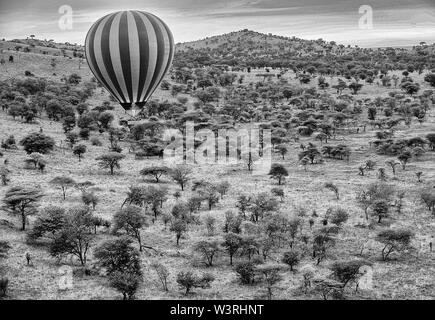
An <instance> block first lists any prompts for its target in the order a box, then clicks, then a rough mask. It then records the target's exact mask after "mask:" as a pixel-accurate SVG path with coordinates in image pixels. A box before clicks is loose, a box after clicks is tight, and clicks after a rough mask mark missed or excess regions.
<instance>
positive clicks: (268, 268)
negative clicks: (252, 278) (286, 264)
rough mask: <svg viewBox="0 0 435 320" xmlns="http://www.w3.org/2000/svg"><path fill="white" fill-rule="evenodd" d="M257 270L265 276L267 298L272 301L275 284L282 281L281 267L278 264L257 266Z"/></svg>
mask: <svg viewBox="0 0 435 320" xmlns="http://www.w3.org/2000/svg"><path fill="white" fill-rule="evenodd" d="M257 270H258V271H259V272H260V273H261V275H262V276H263V280H264V282H265V284H266V289H267V297H268V299H269V300H271V299H272V296H273V288H274V286H275V284H276V283H278V282H279V281H281V280H282V276H281V275H280V273H279V272H280V270H281V266H279V265H276V264H265V265H259V266H257Z"/></svg>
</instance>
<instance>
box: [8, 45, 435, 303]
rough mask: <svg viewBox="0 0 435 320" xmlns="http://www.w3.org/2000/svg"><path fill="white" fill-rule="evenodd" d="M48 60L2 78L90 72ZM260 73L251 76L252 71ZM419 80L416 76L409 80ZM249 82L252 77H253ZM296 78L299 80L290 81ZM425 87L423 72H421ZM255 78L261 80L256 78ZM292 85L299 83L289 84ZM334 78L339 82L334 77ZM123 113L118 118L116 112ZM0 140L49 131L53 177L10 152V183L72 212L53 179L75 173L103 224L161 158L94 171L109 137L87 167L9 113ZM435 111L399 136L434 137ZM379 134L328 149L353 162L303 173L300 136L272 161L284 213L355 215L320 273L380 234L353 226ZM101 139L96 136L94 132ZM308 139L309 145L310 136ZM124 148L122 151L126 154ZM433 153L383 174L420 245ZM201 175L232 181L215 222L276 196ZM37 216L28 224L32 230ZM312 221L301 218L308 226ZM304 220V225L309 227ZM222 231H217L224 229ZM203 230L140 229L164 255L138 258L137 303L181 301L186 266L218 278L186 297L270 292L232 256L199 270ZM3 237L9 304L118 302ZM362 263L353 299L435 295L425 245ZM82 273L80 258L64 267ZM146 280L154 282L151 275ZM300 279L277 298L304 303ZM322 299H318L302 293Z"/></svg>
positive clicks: (291, 277)
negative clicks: (368, 284) (360, 284)
mask: <svg viewBox="0 0 435 320" xmlns="http://www.w3.org/2000/svg"><path fill="white" fill-rule="evenodd" d="M50 59H51V57H49V56H43V55H36V54H24V53H22V54H21V56H20V60H19V62H17V63H16V64H14V68H12V67H11V66H10V65H8V71H7V72H6V73H2V76H1V79H5V78H13V77H16V76H17V75H22V74H23V73H24V71H25V70H29V71H31V72H34V73H35V74H36V75H38V76H44V77H47V78H50V79H52V80H59V79H60V77H61V76H62V75H63V73H65V75H69V74H70V73H72V72H77V73H79V74H80V75H81V76H82V77H83V79H84V80H89V79H90V77H91V75H90V72H89V70H88V69H87V66H84V67H82V68H81V69H80V70H78V66H77V59H72V60H70V59H68V58H60V57H58V58H57V60H58V66H57V67H56V69H57V70H63V72H62V74H61V72H60V71H58V72H59V74H57V76H53V72H52V69H51V67H50V65H49V61H50ZM253 74H255V71H253ZM246 76H247V81H254V78H253V77H254V76H253V75H252V74H251V75H248V74H247V75H246ZM413 76H414V75H413ZM250 77H252V79H251V78H250ZM292 78H293V77H292ZM415 78H416V79H418V81H419V82H421V79H420V77H419V76H415ZM257 80H258V79H256V80H255V81H257ZM292 81H294V82H295V80H292ZM334 81H336V79H334ZM387 92H388V89H385V88H383V87H379V86H377V85H365V86H364V89H363V90H362V92H361V93H360V95H359V97H360V98H363V97H373V96H375V95H386V94H387ZM155 97H156V98H166V99H170V98H171V97H170V96H169V94H168V92H162V91H158V92H157V93H156V95H155ZM103 100H107V95H106V94H105V93H104V94H101V93H100V92H98V93H97V94H96V95H95V96H94V97H93V98H92V100H91V103H92V104H93V105H96V104H98V103H101V102H102V101H103ZM118 114H120V112H119V110H118ZM0 124H1V131H0V140H1V139H4V138H6V137H7V136H8V135H10V134H13V135H14V136H15V137H16V139H17V141H19V140H20V139H21V138H22V137H24V136H25V135H26V134H28V133H30V132H33V131H38V130H39V128H40V127H42V128H43V131H44V133H46V134H48V135H50V136H52V137H53V138H54V139H55V140H56V144H57V147H56V150H55V151H54V152H53V153H52V154H50V155H48V157H47V160H48V166H47V171H46V172H45V173H43V174H41V173H38V172H36V171H33V170H27V169H25V168H24V159H25V158H26V154H25V153H24V151H22V150H17V151H6V152H4V153H5V155H4V157H5V158H8V159H9V167H10V169H11V170H12V171H13V174H12V177H11V178H12V182H11V185H25V186H38V187H40V188H41V189H43V190H44V193H45V196H44V198H43V201H42V203H41V206H42V207H44V206H47V205H49V204H55V205H61V206H67V207H68V206H74V205H77V204H79V203H80V202H81V200H80V193H79V192H78V191H77V190H74V189H69V190H68V192H67V199H66V200H65V201H63V200H62V198H61V193H60V191H59V190H56V189H53V187H52V186H50V185H49V183H48V182H49V181H50V180H51V179H52V178H53V177H55V176H58V175H65V174H66V175H69V176H71V177H72V178H74V179H75V180H76V181H85V180H90V181H92V182H94V183H95V184H96V185H97V186H98V187H99V188H101V190H100V191H98V195H99V197H100V199H101V201H100V203H99V204H98V206H97V208H96V212H95V213H96V214H97V215H99V216H101V217H104V218H106V219H111V217H112V216H113V215H114V213H115V212H116V210H117V209H118V208H119V207H120V206H121V204H122V202H123V200H124V198H125V192H126V191H127V190H128V187H129V186H130V185H137V184H144V185H146V184H148V185H152V184H153V183H151V182H148V181H144V180H143V178H142V177H141V176H140V175H139V171H140V170H141V169H142V168H143V167H145V166H149V165H152V164H157V163H159V160H157V159H149V160H143V161H138V160H135V159H134V156H133V154H127V157H126V159H125V160H123V161H122V169H121V170H120V171H117V172H116V174H115V175H114V176H110V175H108V173H107V172H106V171H103V170H101V169H99V168H98V166H97V162H96V161H95V160H94V159H95V158H96V157H98V156H99V155H101V154H102V153H103V152H105V151H106V150H107V147H108V145H107V137H106V136H105V135H101V140H102V141H104V145H103V146H102V147H95V146H91V145H90V143H89V142H85V144H86V145H87V148H88V151H87V153H86V154H85V155H84V159H83V160H82V162H80V163H79V162H78V159H77V158H76V157H74V156H73V155H72V152H71V150H69V149H64V148H61V147H59V146H60V143H61V141H62V140H64V134H63V131H62V128H61V125H60V124H59V123H55V122H50V121H47V120H41V121H40V123H39V124H25V123H21V122H19V121H14V120H12V118H11V117H9V116H6V115H5V114H4V113H0ZM434 129H435V120H434V110H433V109H432V110H431V114H430V116H429V117H428V119H427V121H426V122H425V123H423V125H419V124H416V123H414V124H413V125H412V126H411V127H410V128H408V127H405V126H402V127H400V128H399V129H398V131H397V132H396V137H411V136H424V135H425V134H426V133H427V132H432V131H435V130H434ZM373 134H374V130H372V129H371V128H369V127H368V128H367V132H365V133H360V134H349V135H346V136H340V137H339V138H338V140H337V141H334V140H331V141H330V143H331V144H337V143H345V144H347V145H349V146H351V148H352V150H353V153H352V156H351V158H350V161H349V162H345V161H337V160H330V159H327V160H326V163H325V164H323V165H314V166H309V167H308V171H307V172H305V171H304V170H303V168H302V167H300V166H299V165H298V164H297V153H298V152H299V145H300V143H305V141H304V139H302V141H300V142H299V143H293V144H290V145H289V154H288V155H287V156H286V159H285V160H281V158H280V157H278V156H276V159H275V161H276V162H279V163H282V164H284V165H285V166H286V168H287V169H288V171H289V177H288V179H287V181H286V184H285V185H284V186H283V187H284V189H285V194H286V197H285V200H284V202H283V203H281V205H280V211H281V212H283V213H285V214H288V215H289V216H290V215H293V214H294V208H296V207H299V206H305V207H307V208H308V214H311V212H312V211H313V210H316V212H317V213H318V214H319V216H320V217H319V218H317V221H316V226H317V227H319V226H320V219H321V216H322V215H323V214H324V213H325V212H326V210H327V209H328V207H330V206H336V205H338V206H342V207H345V208H347V209H348V210H349V212H350V213H351V218H350V219H349V221H348V222H347V223H346V225H345V228H344V230H343V232H342V233H341V234H340V239H339V241H338V243H337V245H336V247H335V248H334V249H333V250H332V253H331V257H330V259H328V260H327V261H326V262H323V263H322V264H321V265H320V266H318V267H316V269H317V272H316V273H317V274H322V273H326V272H327V267H328V265H329V264H330V263H331V261H332V259H334V260H335V259H338V260H340V259H349V258H353V257H356V256H357V254H358V252H359V250H360V249H359V248H360V245H361V243H362V242H364V241H366V240H368V239H371V238H373V236H374V235H375V233H376V232H377V231H378V230H380V229H381V228H384V227H383V226H375V227H374V228H373V229H369V228H360V227H357V226H356V225H357V224H359V223H361V222H364V221H365V220H364V218H363V212H362V210H361V209H360V208H359V207H358V206H357V205H356V202H355V195H356V193H357V191H358V190H359V189H360V188H363V187H364V186H366V185H368V184H369V183H371V182H373V181H376V179H377V178H376V172H375V171H373V172H370V173H368V175H366V176H364V177H361V176H358V172H357V168H358V166H359V165H360V164H362V163H364V162H365V160H367V159H369V158H370V159H374V160H375V161H377V163H378V165H379V166H384V162H385V160H386V159H387V158H386V157H383V156H378V155H376V154H375V152H374V150H372V149H370V148H369V146H368V141H369V140H371V139H373ZM94 135H95V136H98V137H100V135H98V134H94ZM307 141H308V139H307ZM126 150H127V147H124V153H126ZM434 160H435V154H434V153H427V154H426V155H424V156H423V157H422V159H420V160H419V161H414V162H412V163H411V164H410V165H408V168H407V170H406V171H402V170H400V169H399V170H398V171H399V172H398V175H397V178H395V179H393V178H392V174H391V172H390V170H388V169H387V172H388V175H389V179H388V182H389V183H391V184H393V185H395V186H396V188H397V189H401V190H404V191H406V197H405V204H404V212H403V213H402V214H401V215H397V214H396V213H393V214H392V217H393V218H392V219H390V220H388V221H387V223H389V224H392V225H394V226H406V227H410V228H412V229H413V230H414V231H415V232H416V234H417V239H416V240H415V241H414V246H415V247H419V246H420V243H421V242H424V241H425V239H427V238H428V237H430V236H432V235H433V232H434V230H435V228H434V227H435V220H434V218H433V217H431V216H430V214H429V212H428V211H427V210H426V209H425V208H424V207H423V206H422V204H421V203H420V202H419V201H418V190H419V189H420V188H421V187H422V184H420V183H418V182H417V179H416V177H415V172H417V171H423V172H424V176H423V180H424V184H431V185H435V161H434ZM193 176H194V178H195V179H206V180H210V181H222V180H228V181H229V182H230V183H231V190H230V192H229V193H228V195H227V196H225V197H224V199H223V200H222V201H221V202H220V203H219V204H218V205H217V207H216V208H214V209H213V210H211V211H210V212H208V211H207V210H206V209H205V208H204V209H203V210H202V211H201V216H205V215H207V214H211V215H213V216H215V217H216V218H217V220H218V221H219V223H222V222H223V216H224V213H225V211H227V210H233V211H236V209H235V201H236V198H237V195H238V194H240V193H258V192H263V191H267V190H270V189H271V188H272V187H275V182H274V181H271V179H269V177H268V176H255V177H252V176H250V174H249V173H248V172H247V171H246V169H245V168H243V167H241V166H234V167H225V166H218V165H207V166H196V167H195V168H194V174H193ZM327 181H332V182H334V183H335V184H336V185H337V186H338V188H339V190H340V200H336V199H335V197H334V195H333V194H332V193H331V192H330V191H328V190H326V189H325V188H324V187H323V185H324V183H325V182H327ZM163 183H164V185H166V186H168V187H169V188H170V193H171V194H173V193H174V192H175V191H176V190H179V187H178V186H177V185H175V184H174V183H173V182H172V181H169V180H166V181H163ZM6 190H7V188H6V187H0V198H3V196H4V193H5V192H6ZM189 194H190V191H185V192H184V193H183V198H186V197H188V195H189ZM173 203H174V200H173V199H171V200H170V201H168V202H167V203H166V204H165V206H164V210H165V211H169V210H170V208H171V206H172V205H173ZM0 219H8V220H10V221H13V222H14V223H16V224H17V225H18V221H17V220H16V218H15V217H10V216H7V215H6V213H5V212H3V211H0ZM33 219H34V218H31V219H30V224H32V221H33ZM307 219H308V218H305V220H307ZM305 222H306V221H305ZM220 227H221V226H218V228H219V229H220ZM204 229H205V228H204V227H201V226H192V227H190V229H189V233H188V235H187V237H186V238H185V239H182V240H181V245H180V246H179V247H176V246H175V237H174V235H173V234H172V233H170V232H169V230H164V226H163V224H162V223H161V222H156V223H155V224H154V225H151V226H150V227H149V228H147V229H146V230H144V231H143V237H144V243H146V244H147V245H151V246H153V247H155V248H156V249H158V250H159V252H160V253H161V254H160V255H155V254H153V253H151V252H148V253H143V254H142V256H141V257H142V263H143V266H144V273H145V274H147V276H146V277H145V278H146V280H145V282H144V283H143V285H142V286H141V287H140V289H139V292H138V294H137V298H139V299H170V298H177V299H178V298H180V297H182V295H181V292H180V291H179V290H178V288H177V286H176V282H175V276H176V274H177V272H178V271H180V270H183V269H184V268H190V267H192V266H194V268H195V269H196V270H197V271H208V272H211V273H213V274H214V275H215V277H216V280H215V282H214V283H213V285H212V288H210V289H207V290H202V289H198V290H197V291H196V294H194V295H192V296H189V298H193V299H197V298H198V299H199V298H201V299H253V298H261V297H263V296H264V288H262V287H261V286H259V285H257V286H242V285H240V284H239V282H238V279H237V277H236V274H235V273H234V272H233V270H232V269H231V268H230V267H229V266H228V258H227V257H226V256H225V255H223V256H221V257H220V258H219V259H218V261H217V263H216V266H214V267H212V268H208V269H205V268H203V267H200V266H198V265H197V259H196V258H193V253H192V251H191V247H192V245H193V244H194V243H196V242H197V241H199V240H200V239H203V238H207V235H206V231H205V230H204ZM304 232H306V233H308V232H309V226H308V223H307V222H306V223H305V224H304ZM110 237H111V236H110V235H108V234H104V233H102V234H99V235H98V236H97V238H96V240H95V242H94V244H93V248H95V246H96V245H97V244H98V243H101V241H103V240H104V239H107V238H110ZM0 239H2V240H7V241H9V242H10V243H11V244H12V249H11V251H10V254H9V258H8V259H7V261H6V270H7V271H6V272H7V276H8V277H9V279H10V298H12V299H114V298H119V297H120V295H119V294H118V293H116V292H115V291H114V290H112V289H110V288H108V287H107V285H106V280H105V278H104V277H101V276H96V275H93V276H79V275H77V276H74V286H73V288H72V289H70V290H59V286H58V282H59V279H60V274H59V267H60V266H61V264H57V263H56V260H55V259H54V258H52V257H51V256H50V255H49V253H48V252H47V251H46V249H44V248H35V247H30V246H28V245H27V244H26V243H25V234H24V233H22V232H20V231H18V230H17V229H8V228H6V227H0ZM26 252H30V253H31V254H32V256H33V266H30V267H27V266H26V260H25V253H26ZM364 255H365V257H367V258H369V259H371V260H373V261H374V290H373V291H371V292H361V293H359V294H357V295H351V298H354V299H367V298H380V299H391V298H403V299H406V298H407V299H409V298H416V299H433V298H434V297H435V289H434V287H433V286H432V285H431V282H433V279H434V276H433V270H434V268H435V258H434V255H433V254H430V253H429V252H428V247H427V246H425V247H423V248H422V252H421V253H420V255H419V257H418V258H417V257H416V255H415V253H414V254H410V255H408V256H407V257H406V258H398V260H394V261H392V262H389V263H384V262H380V261H379V255H380V245H379V244H378V243H376V242H374V241H373V240H372V241H369V244H368V246H367V249H366V250H365V252H364ZM89 258H90V259H89V265H92V264H93V262H95V261H94V260H93V258H92V252H91V253H90V254H89ZM154 259H158V260H159V261H160V262H161V263H163V264H164V265H165V266H167V268H168V269H169V270H170V273H171V276H170V292H169V293H165V292H163V291H162V290H161V288H160V285H159V283H158V279H157V277H156V274H155V273H154V272H153V270H151V268H150V263H151V262H152V261H153V260H154ZM63 263H69V264H71V265H74V266H75V267H77V268H78V265H77V262H76V261H75V260H72V261H71V262H68V261H64V262H62V264H63ZM312 263H313V261H312V260H311V259H310V258H309V255H308V257H306V258H305V259H304V261H303V262H302V263H301V265H305V264H312ZM148 274H149V276H148ZM300 283H301V275H300V274H299V273H297V272H296V273H290V272H286V273H285V274H284V280H283V281H282V282H280V284H279V289H277V290H276V296H275V298H280V299H301V298H304V296H301V295H298V294H297V287H298V286H299V285H300ZM305 298H318V297H311V296H308V297H305Z"/></svg>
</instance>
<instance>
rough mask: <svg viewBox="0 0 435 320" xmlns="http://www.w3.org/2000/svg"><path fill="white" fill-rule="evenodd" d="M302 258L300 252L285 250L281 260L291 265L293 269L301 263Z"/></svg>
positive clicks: (291, 269)
mask: <svg viewBox="0 0 435 320" xmlns="http://www.w3.org/2000/svg"><path fill="white" fill-rule="evenodd" d="M300 258H301V257H300V253H299V252H297V251H296V250H292V251H287V252H284V255H283V257H282V259H281V261H282V262H283V263H285V264H287V265H288V266H289V267H290V271H293V268H294V267H295V266H296V265H297V264H298V263H299V261H300Z"/></svg>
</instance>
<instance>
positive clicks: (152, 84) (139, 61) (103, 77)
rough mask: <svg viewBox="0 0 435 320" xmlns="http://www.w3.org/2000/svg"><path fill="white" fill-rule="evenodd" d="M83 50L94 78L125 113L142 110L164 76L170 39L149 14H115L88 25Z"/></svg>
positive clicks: (171, 47)
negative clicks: (90, 25) (89, 26)
mask: <svg viewBox="0 0 435 320" xmlns="http://www.w3.org/2000/svg"><path fill="white" fill-rule="evenodd" d="M85 49H86V60H87V62H88V64H89V67H90V69H91V71H92V73H93V74H94V75H95V78H96V79H97V80H98V81H99V82H100V83H101V84H102V85H103V86H104V87H105V88H106V89H107V90H108V91H109V92H110V93H111V94H112V96H113V97H114V98H116V100H118V102H119V103H120V104H121V106H122V107H123V108H124V109H125V110H126V111H127V110H132V109H133V110H135V109H142V108H143V107H144V106H145V103H146V102H147V101H148V99H149V98H150V97H151V95H152V94H153V93H154V91H155V90H156V89H157V87H158V85H159V84H160V82H161V81H162V79H163V77H164V76H165V74H166V73H167V72H168V70H169V67H170V66H171V63H172V60H173V58H174V38H173V36H172V33H171V31H170V30H169V28H168V26H167V25H166V24H165V23H164V22H163V21H162V20H161V19H160V18H158V17H156V16H155V15H153V14H151V13H147V12H143V11H119V12H115V13H111V14H108V15H106V16H104V17H102V18H101V19H99V20H98V21H97V22H95V23H94V24H93V25H92V27H91V28H90V29H89V31H88V34H87V36H86V41H85Z"/></svg>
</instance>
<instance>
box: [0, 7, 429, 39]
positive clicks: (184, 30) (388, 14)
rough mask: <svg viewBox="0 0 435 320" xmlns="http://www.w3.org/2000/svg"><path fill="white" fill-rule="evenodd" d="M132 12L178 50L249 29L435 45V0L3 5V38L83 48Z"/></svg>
mask: <svg viewBox="0 0 435 320" xmlns="http://www.w3.org/2000/svg"><path fill="white" fill-rule="evenodd" d="M62 5H69V6H71V7H72V9H73V26H72V27H73V28H72V30H61V29H60V28H59V23H58V22H59V19H60V18H61V16H62V14H60V13H59V8H60V7H61V6H62ZM362 5H370V6H371V7H372V8H373V29H371V30H366V29H360V28H359V20H360V18H361V16H362V14H360V13H359V8H360V6H362ZM134 9H136V10H143V11H148V12H151V13H154V14H156V15H158V16H159V17H161V18H162V19H163V20H164V21H165V22H166V23H167V24H168V25H169V27H170V28H171V30H172V32H173V34H174V38H175V41H176V42H185V41H191V40H197V39H200V38H205V37H207V36H213V35H219V34H222V33H227V32H231V31H238V30H241V29H250V30H254V31H258V32H265V33H269V32H270V33H273V34H278V35H283V36H296V37H300V38H305V39H318V38H323V39H325V40H328V41H336V42H338V43H343V44H352V45H355V44H357V45H360V46H365V47H366V46H407V45H415V44H418V43H419V42H421V41H425V42H428V43H435V0H116V1H114V0H105V1H103V0H74V1H70V2H68V0H0V38H6V39H12V38H25V37H26V36H29V35H31V34H34V35H35V36H36V37H37V38H40V39H54V40H55V41H61V42H65V41H68V42H71V43H79V44H83V43H84V39H85V36H86V33H87V31H88V29H89V28H90V27H91V25H92V23H93V22H95V21H96V20H97V19H98V18H100V17H101V16H103V15H105V14H107V13H110V12H113V11H118V10H134Z"/></svg>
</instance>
